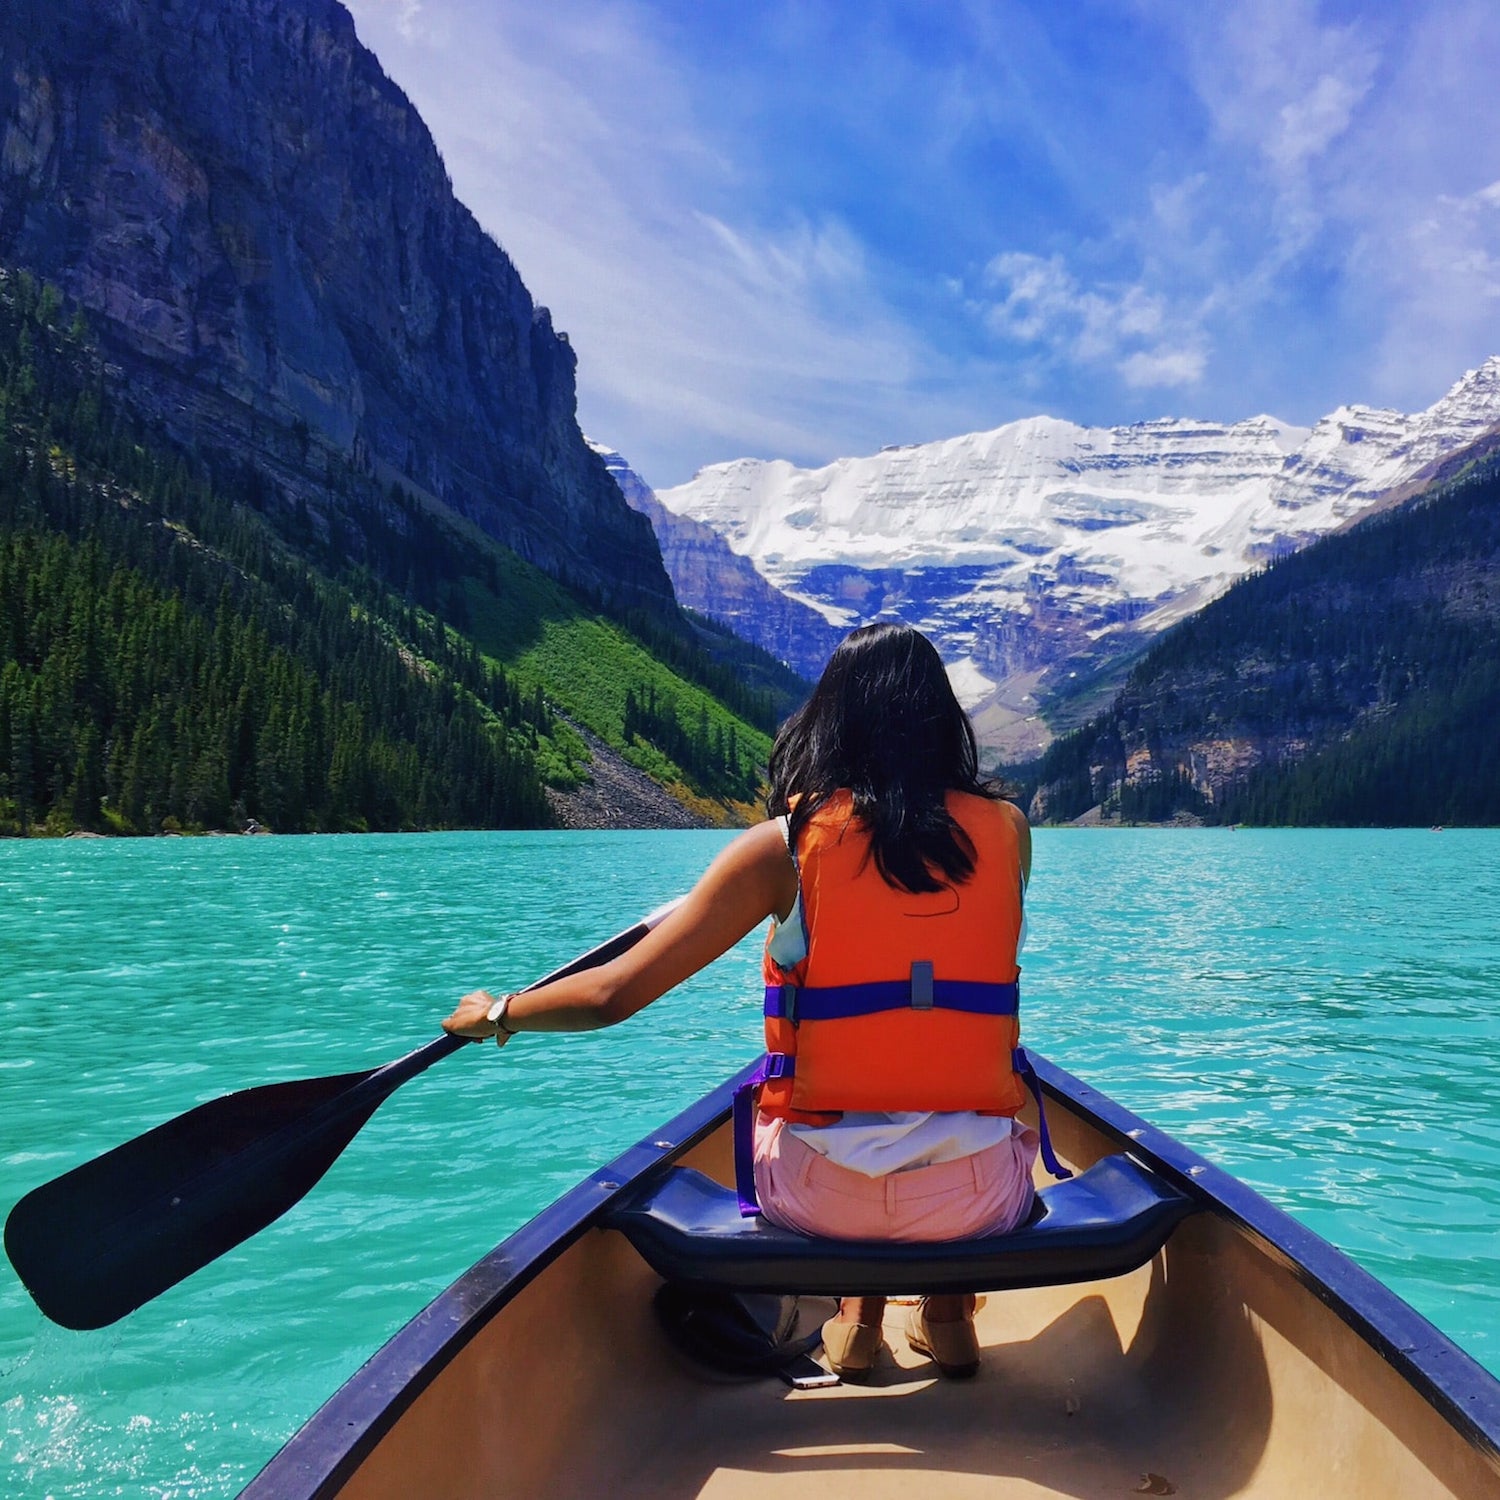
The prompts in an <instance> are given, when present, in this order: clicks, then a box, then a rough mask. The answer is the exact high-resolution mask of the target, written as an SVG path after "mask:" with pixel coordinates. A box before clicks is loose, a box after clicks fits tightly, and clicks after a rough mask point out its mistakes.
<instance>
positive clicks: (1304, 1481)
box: [244, 1059, 1500, 1500]
mask: <svg viewBox="0 0 1500 1500" xmlns="http://www.w3.org/2000/svg"><path fill="white" fill-rule="evenodd" d="M1037 1066H1038V1071H1039V1072H1040V1074H1041V1076H1042V1081H1043V1085H1044V1087H1045V1090H1046V1093H1047V1095H1048V1102H1049V1118H1050V1120H1051V1123H1052V1127H1053V1133H1054V1137H1055V1139H1056V1143H1057V1147H1058V1150H1059V1152H1060V1154H1061V1155H1062V1156H1063V1158H1064V1160H1066V1161H1067V1162H1069V1163H1070V1164H1071V1165H1072V1166H1073V1167H1074V1168H1076V1169H1077V1171H1078V1175H1077V1177H1075V1178H1074V1179H1073V1180H1072V1181H1070V1182H1065V1183H1061V1184H1058V1185H1056V1186H1051V1187H1048V1188H1046V1189H1045V1191H1044V1194H1043V1202H1044V1203H1045V1205H1046V1207H1045V1208H1044V1210H1042V1211H1041V1212H1040V1214H1039V1216H1038V1217H1036V1218H1034V1220H1033V1222H1032V1223H1031V1224H1029V1225H1028V1226H1027V1227H1026V1228H1024V1229H1022V1230H1019V1231H1017V1232H1016V1234H1015V1235H1012V1236H1006V1237H1005V1238H1004V1239H998V1240H990V1241H977V1242H969V1243H965V1244H961V1243H956V1242H955V1243H950V1244H946V1245H941V1246H922V1247H918V1246H904V1247H903V1246H892V1245H888V1244H838V1243H836V1242H830V1241H813V1240H807V1239H803V1238H802V1237H800V1236H796V1235H789V1234H786V1233H785V1232H783V1231H779V1230H775V1229H772V1228H770V1227H769V1226H767V1225H765V1224H764V1222H763V1221H757V1220H746V1219H742V1218H741V1217H740V1215H739V1213H738V1209H737V1206H736V1201H735V1198H734V1195H733V1192H732V1190H731V1189H730V1188H729V1186H728V1184H729V1183H730V1182H731V1181H732V1172H731V1163H730V1157H731V1149H730V1128H729V1105H730V1098H731V1092H732V1089H733V1086H734V1084H735V1082H736V1080H731V1081H730V1082H729V1083H728V1084H725V1085H724V1086H722V1087H721V1088H719V1089H717V1090H716V1091H715V1092H713V1093H712V1094H710V1095H709V1096H708V1097H706V1098H705V1099H703V1100H702V1101H700V1102H699V1103H698V1104H697V1105H695V1106H694V1107H693V1108H691V1109H689V1110H688V1111H686V1112H685V1113H684V1114H682V1115H681V1116H679V1117H678V1118H677V1119H675V1120H673V1121H671V1122H670V1123H669V1124H667V1125H666V1126H664V1127H663V1128H662V1129H661V1130H659V1131H657V1132H654V1133H653V1134H652V1135H651V1136H649V1137H648V1138H647V1139H646V1140H644V1141H642V1142H641V1143H640V1144H639V1145H637V1146H635V1147H633V1148H632V1149H630V1150H629V1151H627V1152H625V1153H624V1154H623V1155H622V1156H620V1157H618V1158H617V1159H616V1160H615V1161H613V1162H611V1163H610V1164H609V1165H608V1166H605V1167H602V1168H601V1169H600V1170H599V1171H597V1172H595V1173H594V1174H593V1175H592V1176H590V1177H589V1178H587V1179H586V1180H585V1181H583V1182H582V1183H580V1184H579V1185H578V1186H577V1187H576V1188H574V1189H573V1190H572V1191H571V1192H569V1193H567V1194H565V1195H564V1196H563V1197H562V1198H560V1199H559V1200H558V1201H557V1202H556V1203H554V1204H553V1205H552V1206H551V1207H550V1208H547V1209H546V1210H544V1211H543V1212H542V1213H541V1214H539V1215H538V1216H537V1217H536V1218H535V1219H533V1220H532V1221H531V1222H530V1223H529V1224H527V1225H525V1226H524V1227H523V1228H522V1229H520V1230H518V1231H517V1232H516V1233H515V1234H513V1235H512V1236H511V1237H510V1238H509V1239H507V1240H505V1241H504V1242H503V1243H501V1244H500V1245H499V1246H498V1247H497V1248H496V1249H495V1250H493V1251H492V1252H491V1253H490V1254H489V1255H487V1256H485V1257H484V1259H482V1260H481V1261H479V1262H478V1263H477V1264H476V1265H475V1266H474V1267H473V1268H472V1269H471V1270H470V1271H468V1272H467V1273H466V1274H465V1275H464V1276H462V1277H460V1279H459V1280H458V1281H456V1282H455V1283H454V1284H453V1285H452V1286H451V1287H449V1288H448V1290H447V1291H446V1292H444V1293H443V1294H442V1295H441V1296H439V1297H438V1298H437V1300H436V1301H435V1302H433V1303H432V1305H431V1306H430V1307H428V1308H427V1309H426V1310H425V1311H424V1312H423V1313H421V1314H420V1315H419V1316H418V1317H416V1318H415V1319H413V1320H412V1322H411V1323H409V1324H408V1325H407V1326H406V1327H405V1328H404V1329H402V1330H401V1331H400V1332H399V1333H398V1334H397V1335H396V1336H395V1337H394V1338H392V1339H391V1341H390V1342H389V1343H388V1344H386V1345H385V1347H384V1348H382V1349H381V1350H379V1352H377V1353H376V1354H375V1355H374V1357H373V1358H372V1359H371V1360H370V1361H369V1362H368V1363H367V1364H366V1365H365V1366H364V1367H363V1368H362V1369H361V1370H360V1371H359V1372H358V1373H357V1374H355V1375H354V1376H353V1377H352V1378H351V1379H350V1380H349V1381H348V1383H347V1384H346V1385H345V1386H344V1387H343V1388H342V1389H341V1390H340V1391H338V1392H337V1393H336V1394H335V1395H334V1396H333V1397H332V1398H331V1399H330V1400H329V1401H328V1403H327V1404H326V1405H325V1406H324V1407H323V1408H322V1410H321V1411H319V1412H318V1413H317V1414H316V1415H315V1416H314V1417H313V1418H312V1419H311V1420H310V1421H309V1422H308V1423H307V1425H306V1426H305V1427H303V1428H302V1430H301V1431H300V1432H298V1433H297V1434H296V1435H295V1436H294V1437H293V1438H292V1439H291V1440H290V1441H289V1442H288V1443H287V1444H286V1446H285V1447H284V1448H283V1449H282V1450H281V1452H280V1453H278V1454H277V1455H276V1456H275V1458H273V1459H272V1460H271V1462H270V1463H269V1464H268V1465H267V1467H266V1468H265V1469H264V1470H263V1471H262V1472H261V1473H260V1475H259V1476H258V1477H257V1478H256V1479H255V1480H253V1481H252V1482H251V1484H250V1485H249V1487H248V1488H247V1489H246V1491H245V1492H244V1494H245V1496H246V1497H249V1500H298V1497H314V1496H316V1497H327V1496H334V1495H338V1496H342V1497H350V1500H354V1497H358V1500H366V1497H391V1500H395V1497H400V1500H449V1497H454V1500H456V1497H469V1496H473V1497H479V1496H486V1497H496V1496H548V1497H567V1496H605V1497H612V1500H624V1497H634V1496H640V1495H649V1496H671V1497H681V1496H703V1497H714V1500H720V1497H737V1496H741V1495H745V1496H754V1497H756V1500H769V1497H773V1496H774V1497H777V1500H779V1497H782V1496H786V1497H802V1496H818V1497H825V1496H826V1497H840V1496H849V1497H858V1500H881V1497H891V1496H908V1495H910V1496H920V1497H923V1500H926V1497H944V1496H949V1495H952V1496H963V1497H969V1496H1017V1497H1020V1496H1025V1497H1028V1500H1034V1497H1039V1496H1068V1497H1076V1500H1081V1497H1086V1496H1087V1497H1093V1496H1111V1495H1120V1496H1125V1495H1129V1494H1131V1493H1136V1494H1148V1495H1170V1494H1179V1495H1181V1496H1183V1497H1184V1500H1189V1497H1192V1500H1208V1497H1212V1500H1224V1497H1230V1496H1245V1497H1264V1500H1299V1497H1308V1500H1438V1497H1455V1500H1496V1497H1500V1382H1497V1381H1496V1380H1495V1379H1494V1378H1493V1377H1492V1376H1491V1375H1489V1374H1488V1373H1487V1372H1486V1371H1485V1370H1484V1369H1482V1368H1481V1367H1480V1366H1479V1365H1478V1364H1477V1363H1476V1362H1475V1361H1474V1360H1472V1359H1471V1358H1470V1357H1469V1356H1468V1355H1466V1354H1464V1353H1463V1351H1462V1350H1460V1349H1459V1348H1457V1346H1455V1345H1454V1344H1453V1343H1452V1342H1451V1341H1449V1340H1448V1339H1447V1338H1445V1337H1444V1336H1443V1335H1442V1334H1441V1333H1439V1332H1438V1330H1437V1329H1435V1328H1434V1327H1433V1326H1432V1325H1431V1324H1430V1323H1428V1322H1427V1321H1426V1320H1425V1319H1424V1318H1422V1317H1421V1316H1420V1315H1418V1314H1417V1313H1416V1312H1415V1311H1413V1310H1412V1309H1411V1308H1410V1307H1408V1306H1407V1305H1406V1304H1405V1303H1404V1302H1402V1301H1401V1300H1400V1299H1399V1298H1398V1297H1396V1296H1395V1294H1394V1293H1392V1292H1391V1291H1389V1290H1388V1289H1387V1288H1385V1287H1384V1286H1382V1285H1381V1284H1380V1283H1379V1282H1377V1281H1376V1280H1375V1279H1374V1278H1373V1277H1371V1276H1370V1275H1369V1274H1367V1273H1366V1272H1364V1271H1362V1270H1361V1269H1360V1268H1359V1267H1357V1266H1356V1265H1354V1264H1353V1263H1352V1262H1351V1261H1349V1260H1348V1259H1347V1258H1346V1257H1345V1256H1343V1255H1342V1254H1341V1253H1340V1252H1339V1251H1337V1250H1335V1249H1334V1248H1333V1247H1332V1246H1331V1245H1329V1244H1327V1243H1326V1242H1325V1241H1323V1240H1322V1239H1320V1238H1319V1237H1318V1236H1317V1235H1315V1234H1313V1233H1312V1232H1311V1231H1310V1230H1308V1229H1306V1228H1304V1227H1302V1226H1301V1225H1300V1224H1298V1223H1296V1222H1295V1221H1294V1220H1292V1219H1290V1218H1289V1217H1287V1216H1286V1215H1285V1214H1283V1213H1281V1212H1280V1211H1279V1210H1277V1209H1275V1208H1273V1207H1272V1206H1271V1205H1270V1204H1269V1203H1267V1202H1266V1201H1265V1200H1264V1199H1263V1198H1261V1197H1260V1196H1258V1195H1257V1194H1256V1193H1254V1192H1253V1191H1251V1190H1250V1189H1249V1188H1247V1187H1245V1186H1244V1185H1243V1184H1242V1183H1240V1182H1238V1181H1236V1180H1235V1179H1234V1178H1233V1177H1231V1176H1229V1175H1228V1174H1227V1173H1225V1172H1223V1171H1221V1170H1220V1169H1219V1168H1217V1167H1214V1166H1213V1165H1211V1164H1210V1163H1209V1162H1207V1161H1204V1160H1203V1159H1202V1158H1201V1157H1199V1156H1197V1155H1195V1154H1194V1153H1193V1152H1191V1151H1189V1150H1187V1149H1186V1148H1184V1147H1183V1146H1182V1145H1180V1144H1179V1143H1178V1142H1176V1141H1174V1140H1172V1139H1171V1138H1170V1137H1168V1136H1166V1135H1164V1134H1162V1133H1161V1132H1160V1131H1157V1130H1155V1129H1153V1128H1152V1127H1151V1126H1149V1125H1147V1124H1146V1123H1145V1122H1144V1121H1142V1120H1140V1119H1138V1118H1137V1117H1136V1116H1134V1115H1132V1114H1130V1113H1128V1112H1127V1111H1126V1110H1124V1109H1122V1108H1120V1106H1119V1105H1117V1104H1115V1103H1113V1102H1112V1101H1111V1100H1109V1099H1107V1098H1105V1097H1104V1096H1103V1095H1101V1094H1099V1093H1097V1092H1095V1091H1094V1090H1092V1089H1090V1088H1088V1087H1086V1086H1085V1085H1084V1084H1082V1083H1080V1082H1079V1081H1078V1080H1076V1079H1074V1078H1072V1077H1070V1076H1069V1075H1068V1074H1066V1073H1064V1072H1062V1071H1061V1070H1059V1069H1057V1068H1054V1067H1052V1066H1050V1065H1048V1064H1046V1063H1045V1062H1043V1061H1041V1060H1040V1059H1038V1060H1037ZM742 1076H743V1075H742ZM664 1276H665V1277H666V1278H668V1282H667V1283H666V1284H669V1285H671V1286H672V1287H673V1288H674V1291H675V1292H676V1293H680V1294H681V1295H680V1298H679V1303H680V1305H682V1306H686V1307H688V1309H689V1316H688V1318H687V1320H686V1323H685V1324H684V1322H683V1320H682V1318H681V1317H679V1318H678V1320H677V1324H676V1325H675V1326H676V1331H677V1336H678V1340H679V1342H681V1341H682V1337H683V1333H684V1328H686V1330H687V1332H689V1333H691V1332H692V1323H693V1319H692V1314H691V1309H692V1308H693V1307H694V1306H695V1303H694V1301H693V1299H694V1298H695V1297H696V1298H700V1299H702V1306H703V1308H704V1309H705V1316H704V1318H703V1319H702V1320H701V1321H702V1323H703V1328H702V1330H700V1333H701V1337H700V1343H701V1344H702V1345H703V1348H702V1349H700V1351H699V1352H700V1353H703V1352H704V1350H706V1351H707V1353H708V1355H709V1356H710V1358H711V1357H712V1354H713V1344H714V1338H715V1337H716V1335H715V1333H714V1331H713V1325H712V1319H711V1318H709V1317H708V1316H707V1310H708V1309H710V1308H711V1307H712V1306H713V1305H714V1298H715V1297H716V1296H717V1297H718V1298H719V1300H720V1302H721V1303H722V1304H726V1305H729V1306H731V1307H733V1306H736V1305H738V1306H742V1307H744V1308H746V1309H747V1310H748V1309H753V1308H754V1306H755V1305H757V1303H759V1304H761V1305H764V1304H766V1303H767V1302H770V1303H773V1304H775V1305H778V1306H780V1307H782V1308H784V1309H793V1308H794V1304H792V1303H791V1302H790V1301H789V1300H783V1299H782V1294H786V1293H792V1292H797V1293H802V1294H827V1293H830V1292H834V1291H843V1292H846V1293H853V1292H861V1291H864V1292H874V1291H878V1290H886V1291H890V1292H892V1293H912V1292H917V1291H939V1290H945V1289H956V1288H958V1287H960V1286H970V1287H974V1288H980V1287H982V1288H985V1289H987V1290H989V1291H990V1295H989V1296H988V1299H987V1301H986V1304H985V1305H984V1307H983V1309H982V1311H981V1313H980V1318H979V1331H980V1336H981V1340H982V1342H983V1344H984V1346H985V1353H984V1362H983V1365H982V1368H981V1370H980V1373H979V1375H978V1376H977V1377H976V1378H975V1379H973V1380H969V1381H947V1380H942V1379H939V1378H938V1376H937V1372H936V1371H935V1369H934V1367H933V1366H932V1365H931V1364H930V1363H928V1362H927V1361H926V1360H924V1359H922V1358H920V1357H918V1356H916V1355H914V1354H912V1353H910V1352H909V1351H908V1350H907V1348H906V1345H905V1342H904V1340H903V1339H902V1337H901V1335H900V1332H899V1331H898V1329H897V1327H896V1323H895V1321H894V1320H893V1322H892V1325H891V1327H890V1328H889V1329H888V1340H887V1342H888V1344H889V1346H890V1349H891V1354H890V1355H889V1356H886V1357H883V1358H885V1359H887V1360H888V1362H886V1363H883V1364H882V1366H881V1367H880V1368H879V1369H878V1370H877V1371H876V1374H875V1378H874V1380H873V1381H872V1382H871V1383H870V1384H868V1385H862V1386H840V1385H833V1386H831V1387H828V1379H829V1377H827V1376H824V1375H822V1374H821V1372H818V1373H816V1374H815V1375H814V1377H813V1378H812V1379H808V1378H807V1374H808V1369H809V1366H808V1363H807V1361H806V1360H805V1358H804V1359H803V1361H802V1363H801V1364H800V1365H798V1364H797V1363H796V1362H795V1360H794V1359H792V1358H791V1357H790V1356H791V1354H792V1352H793V1351H794V1350H795V1349H796V1347H797V1346H796V1344H795V1343H792V1344H789V1345H787V1346H786V1349H785V1350H784V1351H783V1352H785V1353H786V1354H787V1356H788V1358H787V1359H786V1361H785V1367H786V1369H787V1370H788V1372H789V1375H790V1378H791V1379H793V1380H794V1381H797V1382H798V1384H797V1385H794V1386H793V1387H792V1388H790V1389H788V1387H787V1386H786V1385H785V1384H783V1383H781V1382H779V1381H777V1380H775V1379H750V1378H733V1377H730V1376H727V1375H725V1374H723V1373H717V1372H715V1371H713V1370H711V1369H708V1368H706V1367H704V1366H703V1365H702V1364H700V1363H697V1362H694V1361H693V1360H691V1359H689V1358H688V1357H686V1356H685V1355H684V1354H683V1353H682V1352H681V1350H680V1349H679V1348H678V1347H676V1346H675V1345H674V1343H673V1341H672V1340H671V1339H670V1338H669V1337H668V1331H667V1323H668V1322H670V1320H665V1321H664V1320H663V1318H660V1317H657V1316H654V1315H653V1310H652V1309H653V1302H656V1303H658V1304H661V1303H662V1302H663V1298H662V1297H661V1296H658V1292H659V1289H660V1288H661V1287H662V1286H663V1285H664ZM1080 1278H1082V1279H1080ZM997 1287H1010V1288H1011V1289H1010V1290H1000V1291H996V1290H995V1288H997ZM736 1298H737V1299H738V1302H737V1303H736V1302H735V1300H734V1299H736ZM830 1305H831V1304H829V1303H828V1302H826V1301H824V1300H821V1298H820V1297H818V1296H813V1295H805V1296H804V1299H803V1302H802V1303H801V1304H800V1306H801V1316H802V1325H803V1327H804V1328H805V1327H808V1326H810V1327H811V1328H812V1329H813V1330H814V1331H815V1330H816V1327H817V1324H818V1320H819V1319H820V1318H821V1317H822V1316H824V1315H826V1312H827V1311H828V1309H829V1307H830ZM679 1311H680V1308H679ZM899 1315H900V1309H899V1308H898V1309H894V1316H895V1317H899ZM782 1322H783V1324H789V1322H790V1319H783V1320H782ZM769 1337H770V1336H769V1335H768V1338H769ZM766 1347H767V1348H768V1349H771V1345H770V1344H769V1343H768V1344H767V1345H766ZM771 1355H772V1356H773V1357H774V1358H773V1362H774V1361H775V1360H780V1359H781V1354H779V1353H778V1352H777V1351H776V1350H775V1349H771ZM819 1384H822V1385H823V1386H825V1387H827V1388H815V1387H817V1386H818V1385H819Z"/></svg>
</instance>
